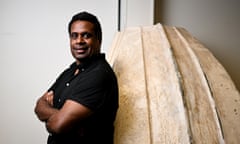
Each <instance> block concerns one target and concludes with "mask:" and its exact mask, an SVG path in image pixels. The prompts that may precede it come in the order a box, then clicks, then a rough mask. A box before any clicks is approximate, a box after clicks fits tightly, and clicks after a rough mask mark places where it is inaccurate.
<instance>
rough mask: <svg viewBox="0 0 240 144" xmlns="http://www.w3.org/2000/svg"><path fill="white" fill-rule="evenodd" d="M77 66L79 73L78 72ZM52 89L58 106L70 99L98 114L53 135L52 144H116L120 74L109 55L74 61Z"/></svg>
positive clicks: (56, 106)
mask: <svg viewBox="0 0 240 144" xmlns="http://www.w3.org/2000/svg"><path fill="white" fill-rule="evenodd" d="M76 69H78V70H79V73H78V74H77V75H75V74H74V73H75V71H76ZM49 90H53V91H54V100H53V103H54V107H55V108H57V109H61V107H62V106H63V104H64V102H65V101H66V100H68V99H70V100H73V101H76V102H78V103H80V104H82V105H84V106H86V107H88V108H89V109H91V110H92V111H93V112H94V113H93V114H92V115H91V116H90V117H88V118H86V119H84V120H81V121H79V123H78V124H77V125H76V126H74V128H73V129H72V130H71V131H70V132H68V133H64V134H61V135H56V134H53V135H51V136H49V139H48V144H75V143H78V144H95V143H103V144H113V132H114V127H113V123H114V120H115V116H116V112H117V108H118V85H117V79H116V76H115V74H114V72H113V70H112V68H111V67H110V65H109V64H108V63H107V61H106V60H105V55H104V54H100V55H98V56H94V57H91V58H89V59H87V60H85V61H84V62H83V63H81V64H80V65H76V63H73V64H72V65H71V66H70V68H68V69H66V70H65V71H64V72H63V73H62V74H61V75H60V76H59V77H58V79H57V80H56V82H55V83H54V84H53V85H52V87H51V88H50V89H49Z"/></svg>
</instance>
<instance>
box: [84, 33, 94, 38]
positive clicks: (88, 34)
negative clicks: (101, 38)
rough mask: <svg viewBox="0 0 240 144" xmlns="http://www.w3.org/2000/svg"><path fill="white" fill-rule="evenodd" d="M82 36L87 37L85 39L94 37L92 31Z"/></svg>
mask: <svg viewBox="0 0 240 144" xmlns="http://www.w3.org/2000/svg"><path fill="white" fill-rule="evenodd" d="M82 37H83V38H85V39H88V38H91V37H92V34H91V33H84V34H83V35H82Z"/></svg>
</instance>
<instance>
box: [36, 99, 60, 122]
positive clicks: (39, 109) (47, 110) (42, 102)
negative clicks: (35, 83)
mask: <svg viewBox="0 0 240 144" xmlns="http://www.w3.org/2000/svg"><path fill="white" fill-rule="evenodd" d="M56 112H58V109H55V108H53V107H52V106H51V105H50V104H49V102H48V101H47V100H46V99H45V96H42V97H41V98H40V99H39V100H38V101H37V104H36V107H35V113H36V115H37V117H38V119H39V120H41V121H44V122H46V121H47V120H48V119H49V117H51V116H52V115H53V114H55V113H56Z"/></svg>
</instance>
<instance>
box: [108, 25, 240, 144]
mask: <svg viewBox="0 0 240 144" xmlns="http://www.w3.org/2000/svg"><path fill="white" fill-rule="evenodd" d="M107 58H108V61H109V62H110V64H111V65H112V67H113V69H114V71H115V72H116V74H117V77H118V83H119V93H120V107H119V110H118V114H117V119H116V121H115V127H116V128H115V144H190V143H194V144H220V143H226V144H239V143H240V95H239V92H238V90H237V89H236V87H235V85H234V84H233V82H232V80H231V78H230V76H229V75H228V73H227V72H226V70H225V69H224V68H223V66H222V65H221V64H220V63H219V62H218V61H217V59H216V58H215V57H214V56H213V55H212V53H211V52H210V51H209V50H208V49H207V48H205V47H204V46H203V45H202V44H201V43H200V42H199V41H198V40H197V39H195V38H194V37H192V36H191V35H190V34H189V33H188V32H187V31H186V30H185V29H183V28H177V27H170V26H163V25H161V24H157V25H154V26H145V27H133V28H128V29H126V30H124V31H122V32H119V33H117V34H116V37H115V39H114V40H113V44H112V47H111V49H110V51H109V52H108V55H107Z"/></svg>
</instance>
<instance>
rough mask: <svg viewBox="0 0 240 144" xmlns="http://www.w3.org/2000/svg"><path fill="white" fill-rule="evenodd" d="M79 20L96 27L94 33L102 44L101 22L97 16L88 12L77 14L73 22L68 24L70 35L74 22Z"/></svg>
mask: <svg viewBox="0 0 240 144" xmlns="http://www.w3.org/2000/svg"><path fill="white" fill-rule="evenodd" d="M78 20H81V21H88V22H91V23H92V24H93V25H94V32H95V35H96V37H97V39H98V40H99V42H100V43H101V42H102V28H101V25H100V22H99V21H98V19H97V17H96V16H95V15H93V14H91V13H88V12H86V11H84V12H80V13H77V14H75V15H74V16H73V17H72V19H71V21H70V22H69V24H68V33H69V34H71V26H72V24H73V22H75V21H78Z"/></svg>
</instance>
